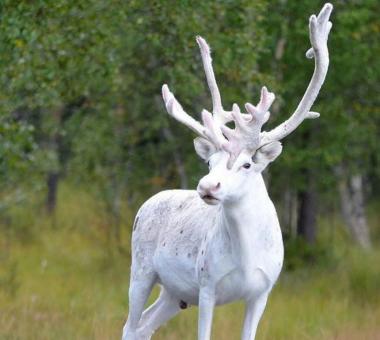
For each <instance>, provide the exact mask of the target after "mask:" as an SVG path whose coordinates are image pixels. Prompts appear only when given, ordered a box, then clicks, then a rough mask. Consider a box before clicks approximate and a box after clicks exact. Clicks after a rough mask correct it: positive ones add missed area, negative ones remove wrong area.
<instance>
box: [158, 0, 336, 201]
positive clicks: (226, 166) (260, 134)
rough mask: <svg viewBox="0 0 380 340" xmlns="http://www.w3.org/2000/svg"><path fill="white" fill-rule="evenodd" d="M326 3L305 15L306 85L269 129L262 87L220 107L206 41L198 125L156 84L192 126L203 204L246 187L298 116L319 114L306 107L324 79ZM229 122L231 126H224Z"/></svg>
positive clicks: (171, 109)
mask: <svg viewBox="0 0 380 340" xmlns="http://www.w3.org/2000/svg"><path fill="white" fill-rule="evenodd" d="M331 11H332V5H331V4H326V5H325V6H324V7H323V8H322V10H321V12H320V13H319V15H318V17H317V16H315V15H312V16H311V17H310V24H309V31H310V41H311V45H312V48H311V49H309V50H308V51H307V52H306V56H307V57H308V58H315V69H314V74H313V77H312V79H311V81H310V84H309V86H308V88H307V90H306V92H305V94H304V96H303V98H302V100H301V102H300V103H299V105H298V107H297V109H296V110H295V112H294V113H293V114H292V115H291V116H290V118H289V119H287V120H286V121H285V122H283V123H282V124H280V125H279V126H277V127H276V128H275V129H273V130H271V131H268V132H266V131H261V130H262V126H263V125H264V124H265V123H266V122H267V121H268V119H269V116H270V112H269V109H270V106H271V105H272V103H273V101H274V99H275V95H274V94H273V93H271V92H269V91H268V90H267V88H266V87H263V88H262V90H261V97H260V101H259V103H258V104H257V105H256V106H255V105H252V104H250V103H247V104H245V109H246V112H243V113H242V112H241V111H240V109H239V106H238V105H237V104H234V105H233V106H232V110H231V111H226V110H224V109H223V106H222V102H221V97H220V92H219V89H218V86H217V84H216V80H215V75H214V71H213V68H212V59H211V53H210V48H209V46H208V45H207V43H206V41H205V40H204V39H203V38H201V37H199V36H198V37H197V38H196V40H197V43H198V45H199V48H200V52H201V56H202V61H203V66H204V69H205V73H206V79H207V83H208V86H209V89H210V92H211V98H212V106H213V108H212V113H210V112H208V111H207V110H203V111H202V121H203V124H201V123H199V122H198V121H196V120H195V119H193V118H192V117H191V116H189V115H188V114H187V113H186V112H185V111H184V110H183V108H182V106H181V105H180V104H179V102H178V101H177V100H176V98H175V97H174V95H173V94H172V93H171V92H170V90H169V88H168V86H167V85H163V87H162V96H163V99H164V102H165V106H166V109H167V111H168V113H169V114H170V115H171V116H172V117H174V118H175V119H176V120H178V121H179V122H181V123H183V124H184V125H186V126H187V127H189V128H190V129H191V130H193V131H194V132H195V133H196V134H198V136H199V137H197V138H195V140H194V146H195V151H196V152H197V154H198V155H199V156H200V157H201V158H202V159H204V160H205V161H206V162H207V163H208V165H209V169H210V172H209V174H208V175H206V176H205V177H203V178H202V179H201V180H200V182H199V184H198V188H197V190H198V193H199V195H200V196H201V197H202V199H203V200H204V201H205V202H206V203H208V204H218V203H219V202H224V201H236V200H239V199H240V198H241V197H242V196H244V195H245V194H246V193H247V192H248V191H252V190H254V187H252V185H253V183H254V182H255V177H256V178H257V176H258V175H260V174H261V172H262V171H263V170H264V169H265V167H266V166H267V165H268V164H269V163H270V162H272V161H273V160H274V159H276V157H277V156H279V155H280V153H281V151H282V145H281V142H280V140H281V139H282V138H284V137H286V136H287V135H289V134H290V133H291V132H293V131H294V130H295V129H296V128H297V127H298V126H299V125H300V124H301V123H302V122H303V120H304V119H307V118H317V117H319V113H316V112H310V108H311V106H312V105H313V103H314V101H315V99H316V97H317V95H318V93H319V90H320V88H321V86H322V84H323V82H324V80H325V77H326V73H327V69H328V64H329V56H328V49H327V39H328V35H329V32H330V29H331V26H332V24H331V22H330V21H329V17H330V14H331ZM229 122H233V123H234V125H235V127H234V129H231V128H229V127H227V125H226V124H227V123H229Z"/></svg>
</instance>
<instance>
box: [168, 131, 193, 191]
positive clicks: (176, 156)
mask: <svg viewBox="0 0 380 340" xmlns="http://www.w3.org/2000/svg"><path fill="white" fill-rule="evenodd" d="M162 131H163V134H164V136H165V138H166V139H167V140H168V141H169V142H170V143H171V144H173V145H176V144H175V143H176V141H175V138H174V136H173V133H172V132H171V130H170V129H169V128H168V127H165V128H163V130H162ZM173 160H174V163H175V165H176V169H177V173H178V176H179V180H180V186H181V189H187V188H188V187H189V181H188V179H187V174H186V169H185V165H184V162H183V159H182V155H181V152H180V150H179V148H178V147H174V149H173Z"/></svg>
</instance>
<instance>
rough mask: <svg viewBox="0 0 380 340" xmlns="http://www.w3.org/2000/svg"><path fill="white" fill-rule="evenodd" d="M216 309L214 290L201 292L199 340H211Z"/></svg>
mask: <svg viewBox="0 0 380 340" xmlns="http://www.w3.org/2000/svg"><path fill="white" fill-rule="evenodd" d="M214 307H215V291H214V289H209V288H206V287H204V288H202V289H201V290H200V292H199V315H198V340H209V339H210V338H211V327H212V317H213V314H214Z"/></svg>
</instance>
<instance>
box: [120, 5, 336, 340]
mask: <svg viewBox="0 0 380 340" xmlns="http://www.w3.org/2000/svg"><path fill="white" fill-rule="evenodd" d="M331 11H332V5H331V4H325V6H324V7H323V9H322V10H321V12H320V13H319V15H318V16H315V15H312V16H311V17H310V25H309V28H310V41H311V45H312V48H311V49H309V50H308V52H307V53H306V56H307V57H309V58H312V57H314V58H315V70H314V74H313V76H312V78H311V81H310V84H309V86H308V88H307V90H306V92H305V94H304V96H303V98H302V100H301V102H300V103H299V105H298V107H297V109H296V111H295V112H294V113H293V114H292V116H291V117H290V118H289V119H288V120H286V121H285V122H283V123H282V124H280V125H279V126H277V127H276V128H275V129H273V130H271V131H269V132H261V128H262V126H263V124H264V123H265V122H266V121H267V120H268V118H269V112H268V110H269V107H270V106H271V104H272V102H273V100H274V98H275V96H274V94H273V93H271V92H268V90H267V89H266V88H265V87H263V88H262V90H261V98H260V101H259V103H258V105H257V106H254V105H252V104H249V103H247V104H246V105H245V108H246V110H247V113H241V112H240V110H239V107H238V106H237V105H236V104H234V105H233V108H232V111H225V110H224V109H223V107H222V103H221V97H220V93H219V90H218V86H217V84H216V81H215V76H214V72H213V69H212V65H211V55H210V49H209V47H208V45H207V43H206V41H205V40H204V39H202V38H201V37H197V42H198V45H199V47H200V51H201V55H202V61H203V65H204V69H205V73H206V77H207V83H208V86H209V88H210V91H211V97H212V104H213V113H212V114H211V113H210V112H208V111H206V110H203V112H202V119H203V125H202V124H200V123H199V122H198V121H196V120H194V119H193V118H192V117H190V116H189V115H188V114H187V113H185V111H184V110H183V109H182V107H181V105H180V104H179V103H178V101H177V100H176V99H175V98H174V96H173V94H172V93H171V92H170V91H169V88H168V86H167V85H164V86H163V88H162V94H163V98H164V101H165V105H166V108H167V111H168V112H169V114H170V115H171V116H172V117H174V118H175V119H176V120H178V121H179V122H181V123H183V124H184V125H186V126H187V127H189V128H190V129H192V130H193V131H194V132H195V133H196V134H198V136H199V137H197V138H196V139H195V140H194V146H195V150H196V152H197V154H198V155H199V156H200V157H201V158H203V159H204V160H205V161H207V162H208V164H209V168H210V172H209V174H208V175H206V176H205V177H203V178H202V179H201V180H200V182H199V184H198V187H197V191H195V190H168V191H163V192H160V193H158V194H157V195H155V196H153V197H151V198H150V199H149V200H148V201H147V202H145V203H144V204H143V206H142V207H141V208H140V210H139V211H138V213H137V216H136V219H135V222H134V226H133V235H132V267H131V279H130V288H129V315H128V321H127V322H126V324H125V326H124V329H123V340H142V339H151V336H152V334H153V332H154V331H155V330H156V329H157V328H158V327H159V326H160V325H162V324H163V323H165V322H166V321H168V320H169V319H170V318H172V317H173V316H174V315H176V314H177V313H178V312H179V311H180V310H181V309H185V308H186V307H188V306H190V305H198V306H199V320H198V339H199V340H207V339H210V336H211V324H212V317H213V310H214V307H215V306H217V305H221V304H225V303H229V302H231V301H235V300H244V301H245V302H246V312H245V319H244V327H243V332H242V339H243V340H248V339H254V338H255V334H256V329H257V326H258V322H259V320H260V318H261V316H262V314H263V311H264V308H265V305H266V302H267V299H268V295H269V293H270V291H271V289H272V287H273V285H274V284H275V282H276V280H277V278H278V276H279V274H280V271H281V267H282V263H283V257H284V249H283V241H282V235H281V230H280V226H279V222H278V218H277V214H276V210H275V208H274V206H273V203H272V201H271V199H270V198H269V196H268V193H267V190H266V187H265V184H264V181H263V178H262V175H261V172H262V171H263V170H264V168H265V167H266V166H267V165H268V163H270V162H272V161H273V160H274V159H275V158H276V157H277V156H278V155H279V154H280V153H281V151H282V146H281V143H280V142H279V141H280V140H281V139H282V138H284V137H286V136H287V135H288V134H290V133H291V132H293V131H294V130H295V129H296V128H297V127H298V126H299V125H300V124H301V123H302V121H303V120H304V119H307V118H316V117H318V116H319V114H318V113H316V112H311V111H310V108H311V106H312V104H313V103H314V101H315V99H316V97H317V95H318V92H319V90H320V88H321V86H322V84H323V82H324V80H325V76H326V73H327V69H328V64H329V57H328V49H327V39H328V35H329V32H330V29H331V26H332V24H331V22H330V21H329V17H330V14H331ZM230 121H233V122H234V124H235V128H234V129H230V128H228V127H227V126H226V125H225V124H226V123H227V122H230ZM155 284H159V285H161V293H160V296H159V298H158V299H157V300H156V302H155V303H154V304H153V305H151V306H150V307H149V308H148V309H146V310H145V311H144V312H143V309H144V304H145V303H146V301H147V299H148V297H149V295H150V292H151V290H152V288H153V286H154V285H155Z"/></svg>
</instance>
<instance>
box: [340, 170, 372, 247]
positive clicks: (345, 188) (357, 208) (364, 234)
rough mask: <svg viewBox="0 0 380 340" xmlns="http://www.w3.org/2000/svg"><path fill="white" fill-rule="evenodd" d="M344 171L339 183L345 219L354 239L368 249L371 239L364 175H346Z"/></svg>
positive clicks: (341, 173)
mask: <svg viewBox="0 0 380 340" xmlns="http://www.w3.org/2000/svg"><path fill="white" fill-rule="evenodd" d="M343 172H344V171H341V172H340V179H339V184H338V189H339V194H340V204H341V211H342V216H343V220H344V222H345V224H346V226H347V228H348V230H349V231H350V233H351V235H352V238H353V239H354V241H355V242H356V243H357V244H359V245H360V246H361V247H362V248H366V249H368V248H370V247H371V241H370V235H369V229H368V224H367V219H366V216H365V208H364V194H363V177H362V175H361V174H356V175H352V176H344V174H343Z"/></svg>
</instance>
